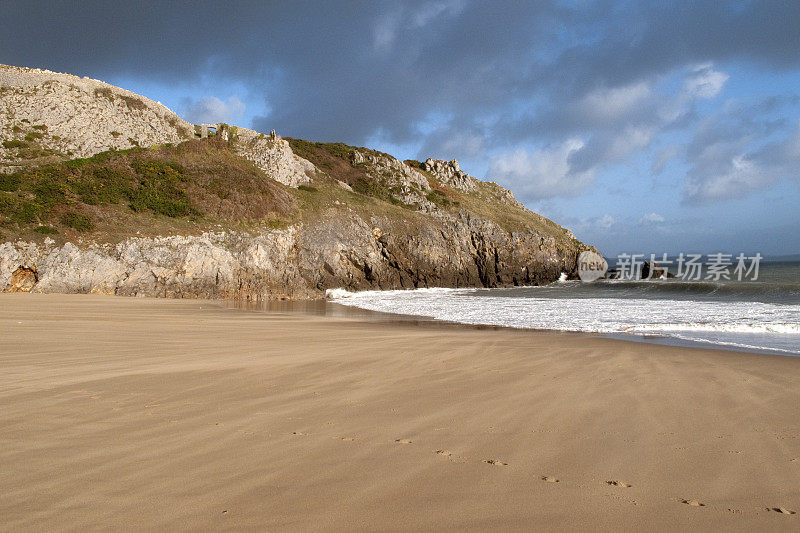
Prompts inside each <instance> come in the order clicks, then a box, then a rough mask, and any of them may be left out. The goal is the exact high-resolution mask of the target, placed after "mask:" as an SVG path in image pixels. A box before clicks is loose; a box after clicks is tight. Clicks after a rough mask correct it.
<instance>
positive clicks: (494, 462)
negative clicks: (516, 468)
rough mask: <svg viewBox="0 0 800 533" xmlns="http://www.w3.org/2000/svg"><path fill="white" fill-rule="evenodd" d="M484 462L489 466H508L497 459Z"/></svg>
mask: <svg viewBox="0 0 800 533" xmlns="http://www.w3.org/2000/svg"><path fill="white" fill-rule="evenodd" d="M483 462H484V463H486V464H488V465H495V466H508V463H504V462H503V461H498V460H497V459H484V460H483Z"/></svg>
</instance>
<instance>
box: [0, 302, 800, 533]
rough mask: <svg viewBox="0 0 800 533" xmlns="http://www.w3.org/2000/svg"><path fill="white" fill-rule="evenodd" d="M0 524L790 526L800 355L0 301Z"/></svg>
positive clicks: (211, 307) (47, 527) (797, 500)
mask: <svg viewBox="0 0 800 533" xmlns="http://www.w3.org/2000/svg"><path fill="white" fill-rule="evenodd" d="M0 331H1V332H2V341H0V342H1V343H2V344H0V529H2V530H7V531H24V530H40V531H52V530H86V529H124V530H130V529H135V530H154V529H155V530H184V529H193V530H212V529H213V530H220V529H231V530H241V529H252V530H284V529H285V530H309V529H326V530H327V529H369V530H400V529H459V530H462V529H470V530H486V529H490V528H498V529H518V530H531V529H534V530H535V529H542V530H545V529H547V530H551V529H568V530H586V529H590V528H591V529H597V528H601V529H612V528H613V529H622V530H633V529H655V530H675V529H687V528H692V529H696V528H700V529H719V530H722V529H724V530H753V529H756V530H765V529H767V530H776V529H786V530H798V529H800V514H794V515H791V514H783V513H780V512H777V511H775V510H772V509H773V508H784V509H786V510H791V511H800V416H799V415H800V358H791V357H777V356H769V355H757V354H742V353H730V352H722V351H711V350H697V349H687V348H674V347H665V346H654V345H647V344H640V343H629V342H623V341H615V340H608V339H594V338H585V337H573V336H568V335H557V334H546V333H533V332H518V331H506V330H476V329H468V328H457V327H439V326H425V327H420V326H414V325H409V324H376V323H370V322H365V321H360V320H355V319H337V318H326V317H315V316H307V315H297V314H288V313H257V312H249V311H241V310H233V309H226V308H225V307H224V306H223V305H222V304H220V303H213V302H199V301H169V300H140V299H123V298H113V297H96V296H61V295H0Z"/></svg>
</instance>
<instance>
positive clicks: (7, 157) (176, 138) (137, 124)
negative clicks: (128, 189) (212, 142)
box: [0, 65, 194, 165]
mask: <svg viewBox="0 0 800 533" xmlns="http://www.w3.org/2000/svg"><path fill="white" fill-rule="evenodd" d="M0 96H2V98H1V99H0V132H2V136H3V139H6V140H15V141H18V142H17V143H6V144H7V146H3V145H0V163H5V164H11V165H14V164H26V163H27V161H26V160H25V157H24V156H25V153H26V152H24V151H23V152H22V154H20V152H21V150H20V148H30V147H31V146H35V147H36V148H38V152H39V153H34V154H32V155H34V156H36V155H44V154H46V153H47V152H53V153H57V154H63V155H65V156H70V157H88V156H90V155H94V154H96V153H98V152H102V151H105V150H110V149H112V148H118V149H123V148H131V147H133V146H139V145H141V146H150V145H154V144H163V143H179V142H182V141H184V140H186V139H189V138H191V137H192V136H193V131H194V126H193V125H192V124H190V123H188V122H185V121H183V120H181V119H180V117H178V116H177V115H176V114H175V113H173V112H172V111H170V110H169V109H167V108H166V107H165V106H164V105H162V104H160V103H158V102H154V101H152V100H149V99H147V98H145V97H143V96H139V95H137V94H135V93H132V92H130V91H126V90H124V89H120V88H119V87H115V86H113V85H109V84H108V83H104V82H102V81H98V80H93V79H90V78H80V77H78V76H73V75H70V74H60V73H56V72H50V71H48V70H41V69H25V68H20V67H11V66H6V65H0ZM12 144H18V145H21V146H12ZM28 153H30V152H28ZM20 155H22V156H23V157H20Z"/></svg>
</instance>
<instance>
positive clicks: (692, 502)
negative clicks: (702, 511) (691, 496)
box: [681, 500, 706, 507]
mask: <svg viewBox="0 0 800 533" xmlns="http://www.w3.org/2000/svg"><path fill="white" fill-rule="evenodd" d="M681 503H685V504H686V505H691V506H692V507H705V506H706V504H704V503H701V502H699V501H697V500H681Z"/></svg>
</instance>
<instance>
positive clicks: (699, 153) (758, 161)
mask: <svg viewBox="0 0 800 533" xmlns="http://www.w3.org/2000/svg"><path fill="white" fill-rule="evenodd" d="M727 119H728V117H722V118H720V117H716V118H715V119H714V120H713V121H711V122H713V124H714V126H716V130H717V131H716V132H715V131H714V129H715V128H712V127H708V128H706V130H711V133H708V132H706V131H705V130H701V131H703V133H704V135H703V136H700V137H699V139H698V138H697V137H696V139H695V145H696V146H694V147H692V149H691V150H690V156H691V157H690V159H691V163H692V168H691V169H690V170H689V172H688V173H687V176H686V183H685V185H684V188H683V199H684V201H686V202H687V203H690V204H700V203H705V202H709V201H713V200H724V199H728V198H737V197H741V196H744V195H746V194H748V193H750V192H752V191H755V190H759V189H763V188H765V187H768V186H770V185H772V184H773V183H775V182H777V181H779V180H781V179H794V180H800V122H798V127H797V129H796V130H795V131H793V132H792V133H791V134H789V135H788V136H787V137H786V138H785V139H784V140H782V141H778V142H772V143H768V144H766V145H764V146H762V147H761V148H758V149H756V150H749V149H748V147H749V145H750V143H751V142H753V141H754V140H757V139H758V135H756V134H755V133H754V132H753V131H752V130H748V129H747V128H746V127H744V126H742V125H740V127H738V128H737V127H736V125H737V123H736V122H735V121H734V122H730V121H729V120H727ZM731 129H733V130H734V131H730V130H731ZM699 133H700V132H698V135H699Z"/></svg>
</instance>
